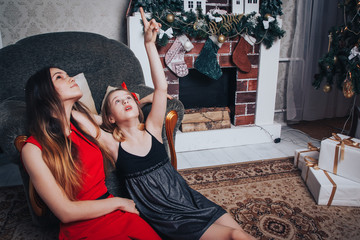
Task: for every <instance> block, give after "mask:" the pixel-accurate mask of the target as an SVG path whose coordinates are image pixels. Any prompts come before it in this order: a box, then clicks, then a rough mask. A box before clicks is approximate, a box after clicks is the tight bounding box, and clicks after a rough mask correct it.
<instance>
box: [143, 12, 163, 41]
mask: <svg viewBox="0 0 360 240" xmlns="http://www.w3.org/2000/svg"><path fill="white" fill-rule="evenodd" d="M140 14H141V19H142V21H143V23H144V42H145V43H155V41H156V36H157V33H158V32H159V31H160V28H161V24H160V23H157V22H156V21H155V19H151V20H150V22H149V21H148V20H147V19H146V17H145V13H144V10H143V8H142V7H140Z"/></svg>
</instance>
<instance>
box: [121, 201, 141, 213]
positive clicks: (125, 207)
mask: <svg viewBox="0 0 360 240" xmlns="http://www.w3.org/2000/svg"><path fill="white" fill-rule="evenodd" d="M118 199H119V201H120V206H121V207H120V208H119V209H120V210H122V211H124V212H129V213H135V214H137V215H139V211H138V210H137V209H136V206H135V203H134V201H133V200H131V199H127V198H118Z"/></svg>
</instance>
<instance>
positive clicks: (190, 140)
mask: <svg viewBox="0 0 360 240" xmlns="http://www.w3.org/2000/svg"><path fill="white" fill-rule="evenodd" d="M278 22H280V23H281V19H278ZM127 23H128V26H127V29H128V45H129V47H130V49H131V50H132V51H133V52H134V54H135V55H136V56H137V58H138V59H139V61H140V63H141V66H142V70H143V72H144V77H145V84H146V85H147V86H150V87H153V84H152V81H151V74H150V67H149V63H148V59H147V56H146V51H145V47H144V44H143V41H144V40H143V26H142V25H141V22H140V14H134V15H133V16H129V17H128V22H127ZM192 41H193V45H194V48H193V49H192V50H191V51H190V52H188V53H187V54H186V55H185V62H186V64H187V66H188V68H189V69H192V68H193V66H194V61H195V59H196V57H197V56H198V55H199V54H200V52H201V49H202V47H203V45H204V43H205V40H203V41H199V40H195V39H192ZM172 42H173V40H172V41H170V42H169V44H167V45H166V46H164V47H160V48H159V53H160V55H161V57H162V62H163V66H164V71H165V74H166V78H167V81H168V84H169V85H168V88H169V94H171V95H173V96H175V97H178V95H179V78H178V77H177V76H176V75H174V74H173V73H172V72H171V71H170V70H169V69H168V68H167V67H166V66H165V63H164V59H163V58H164V56H165V54H166V53H167V51H168V49H169V48H170V47H171V44H172ZM237 43H238V39H232V40H228V41H226V42H225V43H224V44H223V46H222V47H221V48H220V49H219V51H218V54H217V58H218V62H219V64H220V66H221V68H236V66H234V64H233V63H232V61H231V55H232V52H233V51H234V48H235V46H236V44H237ZM279 52H280V40H278V41H276V42H274V44H273V46H272V47H271V48H270V49H266V48H265V46H264V45H262V44H260V45H255V47H253V48H252V49H251V50H250V51H249V52H248V57H249V60H250V61H251V64H252V66H251V71H250V72H249V73H243V72H241V71H239V70H238V69H237V70H236V79H234V81H236V89H235V90H236V91H235V94H236V96H235V104H233V105H234V107H233V109H231V118H232V119H231V120H232V122H233V125H231V128H226V129H215V130H209V131H197V132H185V133H183V132H180V131H179V132H177V134H176V139H175V150H176V151H177V152H185V151H196V150H202V149H211V148H220V147H231V146H239V145H248V144H256V143H264V142H272V141H274V139H275V138H279V137H280V135H281V124H278V123H275V122H274V110H275V97H276V86H277V74H278V67H279V64H278V63H279Z"/></svg>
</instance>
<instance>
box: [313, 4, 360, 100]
mask: <svg viewBox="0 0 360 240" xmlns="http://www.w3.org/2000/svg"><path fill="white" fill-rule="evenodd" d="M339 8H343V10H344V14H345V16H344V24H343V25H340V26H337V27H332V28H331V29H330V31H329V50H328V52H327V53H326V54H325V55H324V56H323V57H321V58H320V59H319V70H320V71H319V73H317V74H316V75H315V78H314V80H313V83H312V85H313V86H314V88H315V89H319V88H320V85H321V83H322V81H323V80H326V84H325V86H324V91H329V88H330V87H331V86H332V85H335V86H336V87H337V88H339V89H343V87H344V84H345V82H346V81H350V82H351V85H352V91H353V92H354V93H355V94H359V93H360V56H355V57H352V58H351V59H349V56H350V55H351V51H354V50H355V49H357V51H360V48H359V45H360V39H359V36H360V35H359V34H360V13H359V11H360V1H359V0H346V1H344V2H343V3H341V4H339Z"/></svg>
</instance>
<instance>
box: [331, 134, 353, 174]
mask: <svg viewBox="0 0 360 240" xmlns="http://www.w3.org/2000/svg"><path fill="white" fill-rule="evenodd" d="M332 136H333V137H334V139H332V138H330V139H331V140H333V141H338V142H339V143H338V144H337V145H336V147H335V157H334V167H333V173H335V174H337V168H338V164H339V162H341V161H343V160H344V155H345V145H346V146H349V147H355V148H360V143H357V142H354V141H353V140H351V137H350V138H346V139H341V137H339V136H338V135H337V134H336V133H332ZM339 150H340V151H339ZM339 154H340V155H339Z"/></svg>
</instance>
